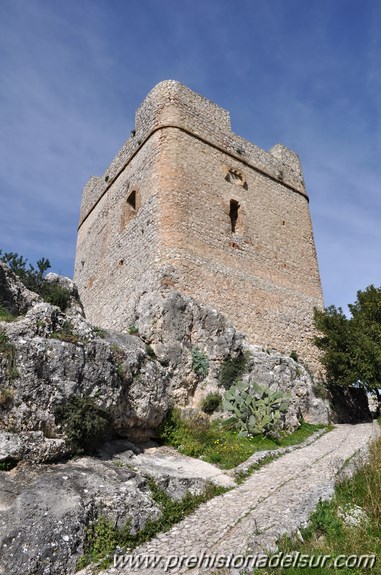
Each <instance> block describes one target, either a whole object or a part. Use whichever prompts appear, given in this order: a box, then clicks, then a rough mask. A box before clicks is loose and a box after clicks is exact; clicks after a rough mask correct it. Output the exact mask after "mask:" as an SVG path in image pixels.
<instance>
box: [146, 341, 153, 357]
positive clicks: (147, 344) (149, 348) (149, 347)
mask: <svg viewBox="0 0 381 575" xmlns="http://www.w3.org/2000/svg"><path fill="white" fill-rule="evenodd" d="M145 350H146V354H147V355H148V356H149V357H150V358H151V359H156V353H155V352H154V350H153V348H152V347H151V346H150V345H149V343H146V344H145Z"/></svg>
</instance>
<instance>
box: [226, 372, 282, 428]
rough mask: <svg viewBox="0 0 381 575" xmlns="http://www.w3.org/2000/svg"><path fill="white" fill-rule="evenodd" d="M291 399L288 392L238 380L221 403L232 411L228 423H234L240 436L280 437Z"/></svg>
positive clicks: (227, 409)
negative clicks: (271, 389) (283, 419)
mask: <svg viewBox="0 0 381 575" xmlns="http://www.w3.org/2000/svg"><path fill="white" fill-rule="evenodd" d="M288 401H289V396H288V395H286V394H283V393H282V392H281V391H275V392H272V391H270V389H269V388H268V387H262V386H260V385H258V384H257V383H251V384H247V383H243V382H239V383H237V384H236V385H232V386H231V387H230V389H228V390H227V391H226V393H225V396H224V400H223V402H222V406H223V408H224V409H225V410H226V411H228V412H229V413H231V417H230V418H229V419H228V420H226V423H227V424H229V423H231V424H233V425H235V426H236V427H237V428H238V429H239V436H240V437H247V436H250V435H267V436H269V437H277V435H278V434H279V431H280V429H281V422H282V416H283V414H284V413H286V411H287V407H288Z"/></svg>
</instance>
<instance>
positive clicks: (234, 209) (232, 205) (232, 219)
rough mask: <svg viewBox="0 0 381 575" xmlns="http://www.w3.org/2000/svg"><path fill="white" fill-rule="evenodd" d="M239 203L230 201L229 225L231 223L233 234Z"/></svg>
mask: <svg viewBox="0 0 381 575" xmlns="http://www.w3.org/2000/svg"><path fill="white" fill-rule="evenodd" d="M239 207H240V206H239V203H238V202H237V200H230V213H229V215H230V223H231V227H232V232H233V234H234V233H235V228H236V225H237V220H238V210H239Z"/></svg>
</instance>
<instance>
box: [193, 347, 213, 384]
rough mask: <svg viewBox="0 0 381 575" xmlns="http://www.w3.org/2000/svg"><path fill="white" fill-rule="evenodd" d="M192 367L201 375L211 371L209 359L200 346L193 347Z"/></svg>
mask: <svg viewBox="0 0 381 575" xmlns="http://www.w3.org/2000/svg"><path fill="white" fill-rule="evenodd" d="M192 369H193V371H194V372H195V374H196V375H198V376H200V377H206V376H207V375H208V373H209V359H208V357H207V356H206V355H205V354H204V353H202V351H201V350H200V349H199V348H198V347H194V348H193V349H192Z"/></svg>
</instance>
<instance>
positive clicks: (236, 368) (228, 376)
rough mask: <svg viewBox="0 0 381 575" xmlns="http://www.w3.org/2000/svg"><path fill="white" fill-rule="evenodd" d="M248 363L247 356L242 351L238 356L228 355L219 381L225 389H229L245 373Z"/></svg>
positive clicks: (222, 366) (221, 369) (221, 368)
mask: <svg viewBox="0 0 381 575" xmlns="http://www.w3.org/2000/svg"><path fill="white" fill-rule="evenodd" d="M246 364H247V357H246V356H245V354H243V353H240V354H239V355H237V356H236V357H227V358H226V359H225V360H224V361H223V363H222V365H221V367H220V372H219V376H218V379H219V382H220V384H221V385H223V386H224V388H225V389H229V387H230V386H231V385H233V383H236V382H237V381H238V380H239V379H240V378H241V377H242V375H243V374H244V372H245V369H246Z"/></svg>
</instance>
